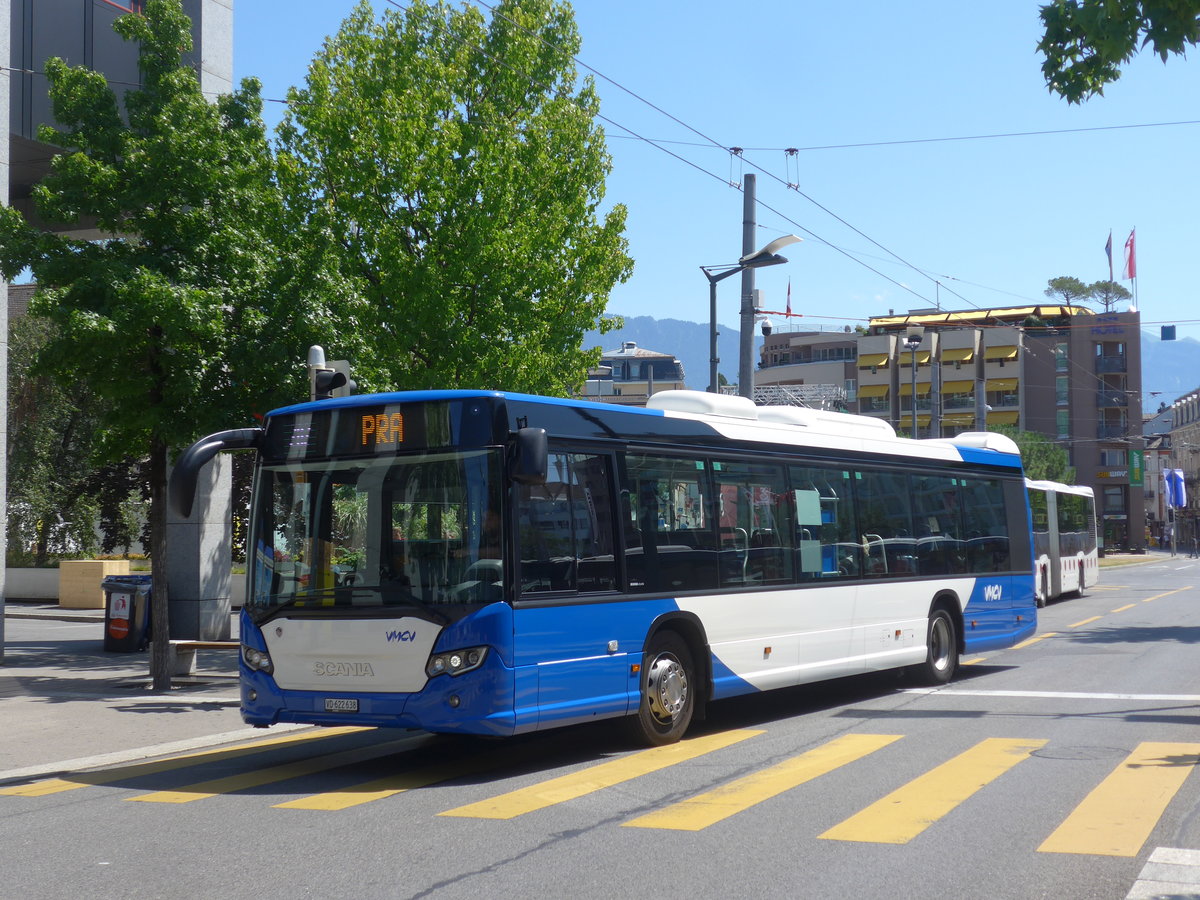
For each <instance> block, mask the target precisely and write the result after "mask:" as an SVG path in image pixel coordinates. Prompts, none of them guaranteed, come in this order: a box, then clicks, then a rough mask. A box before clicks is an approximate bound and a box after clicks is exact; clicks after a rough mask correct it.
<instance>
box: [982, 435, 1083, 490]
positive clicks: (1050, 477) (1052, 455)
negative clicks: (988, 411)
mask: <svg viewBox="0 0 1200 900" xmlns="http://www.w3.org/2000/svg"><path fill="white" fill-rule="evenodd" d="M990 430H991V431H996V432H999V433H1000V434H1004V435H1007V436H1008V437H1010V438H1012V439H1013V440H1014V441H1016V442H1017V446H1018V447H1019V448H1020V449H1021V463H1022V464H1023V465H1024V467H1025V477H1027V478H1033V479H1036V480H1038V481H1059V482H1062V483H1064V484H1073V483H1074V481H1075V469H1074V468H1072V466H1071V464H1070V457H1069V456H1068V455H1067V451H1066V450H1064V449H1063V448H1062V447H1060V446H1058V445H1057V444H1055V443H1054V442H1053V441H1052V440H1050V439H1049V438H1048V437H1046V436H1045V435H1044V434H1040V433H1038V432H1036V431H1021V430H1020V429H1019V428H1017V427H1016V426H1013V425H994V426H990Z"/></svg>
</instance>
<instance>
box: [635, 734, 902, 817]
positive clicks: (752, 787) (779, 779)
mask: <svg viewBox="0 0 1200 900" xmlns="http://www.w3.org/2000/svg"><path fill="white" fill-rule="evenodd" d="M901 737H903V735H899V734H847V735H843V736H842V737H839V738H836V739H835V740H832V741H830V742H829V743H827V744H824V745H822V746H820V747H816V748H814V749H812V750H809V751H808V752H807V753H802V754H801V755H799V756H796V757H793V758H791V759H787V760H784V761H783V762H781V763H778V764H776V765H774V766H771V767H770V768H768V769H764V770H762V771H761V772H755V773H754V774H753V775H747V776H746V777H745V778H739V779H737V780H736V781H732V782H730V783H729V784H726V785H722V786H721V787H719V788H716V789H715V790H711V791H708V792H706V793H703V794H699V795H697V796H695V797H691V798H689V799H687V800H684V801H683V802H681V803H676V804H674V805H673V806H668V807H666V808H665V809H661V810H658V811H656V812H652V813H649V814H647V815H644V816H640V817H638V818H636V819H633V820H631V821H629V822H626V823H624V824H625V825H626V826H628V827H630V828H670V829H673V830H675V831H700V830H701V829H702V828H707V827H708V826H709V825H713V824H715V823H717V822H720V821H721V820H722V819H727V818H729V817H730V816H732V815H736V814H737V813H740V812H742V811H743V810H746V809H749V808H750V807H751V806H754V805H756V804H758V803H762V802H763V801H764V800H769V799H771V798H772V797H775V796H777V795H779V794H782V793H783V792H784V791H787V790H791V789H792V788H794V787H797V786H798V785H801V784H804V783H805V782H806V781H812V780H813V779H814V778H818V777H819V776H821V775H824V774H826V773H828V772H832V771H833V770H834V769H837V768H840V767H841V766H844V765H846V764H847V763H851V762H854V761H855V760H857V759H861V758H862V757H864V756H867V755H868V754H871V753H874V752H875V751H876V750H879V749H881V748H883V747H886V746H887V745H888V744H890V743H892V742H893V741H898V740H900V738H901Z"/></svg>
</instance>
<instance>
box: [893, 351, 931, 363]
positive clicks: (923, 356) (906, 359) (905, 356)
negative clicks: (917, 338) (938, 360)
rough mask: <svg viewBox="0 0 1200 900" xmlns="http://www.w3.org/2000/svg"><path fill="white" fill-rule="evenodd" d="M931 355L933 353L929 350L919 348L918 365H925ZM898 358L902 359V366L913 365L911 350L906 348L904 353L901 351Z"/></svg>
mask: <svg viewBox="0 0 1200 900" xmlns="http://www.w3.org/2000/svg"><path fill="white" fill-rule="evenodd" d="M930 355H931V354H930V352H929V351H928V350H918V351H917V365H918V366H923V365H925V363H927V362H929V357H930ZM897 358H898V359H899V360H900V365H902V366H911V365H912V358H913V355H912V353H911V352H909V351H907V350H905V351H904V352H903V353H901V354H900V356H899V357H897Z"/></svg>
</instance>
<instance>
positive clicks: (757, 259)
mask: <svg viewBox="0 0 1200 900" xmlns="http://www.w3.org/2000/svg"><path fill="white" fill-rule="evenodd" d="M802 240H803V238H801V237H798V236H797V235H794V234H785V235H784V236H783V237H779V238H775V240H773V241H771V243H769V244H767V245H766V246H765V247H763V248H762V249H760V250H756V251H754V252H753V253H747V254H746V255H745V256H743V257H742V258H741V259H739V260H738V261H737V262H736V263H733V264H732V265H723V266H701V267H700V271H701V272H703V273H704V277H705V278H707V279H708V390H709V392H710V393H713V394H716V393H719V390H718V387H717V363H719V362H720V361H721V360H720V359H719V358H718V357H717V282H718V281H722V280H724V279H726V278H728V277H729V276H730V275H737V274H738V273H739V272H743V271H745V270H746V269H761V268H764V267H766V266H778V265H780V264H781V263H785V262H787V258H786V257H783V256H780V255H779V251H780V250H781V249H783V248H784V247H786V246H788V245H789V244H798V243H800V241H802ZM742 303H743V305H745V304H746V303H753V301H752V300H750V299H749V298H743V300H742ZM740 362H741V361H740V360H739V363H740ZM741 368H742V366H740V365H739V372H740V371H741ZM739 377H740V376H739ZM752 393H753V391H752Z"/></svg>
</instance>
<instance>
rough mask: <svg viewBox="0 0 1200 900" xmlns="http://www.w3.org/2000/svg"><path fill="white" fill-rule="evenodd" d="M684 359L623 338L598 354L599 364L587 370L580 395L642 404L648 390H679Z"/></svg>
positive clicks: (651, 392)
mask: <svg viewBox="0 0 1200 900" xmlns="http://www.w3.org/2000/svg"><path fill="white" fill-rule="evenodd" d="M683 374H684V373H683V363H681V362H680V361H679V360H678V359H677V358H676V357H674V356H672V355H671V354H670V353H658V352H656V351H654V350H646V349H643V348H642V347H639V346H638V345H637V342H636V341H624V342H622V344H621V346H620V347H618V348H617V349H616V350H607V351H605V352H603V353H601V354H600V365H599V366H597V367H596V368H594V369H589V370H588V379H587V382H586V383H585V384H584V388H583V396H584V397H585V398H586V399H588V400H599V401H601V402H603V403H619V404H623V405H625V406H645V405H646V400H647V399H649V397H650V395H651V394H656V393H658V392H659V391H666V390H681V389H683V387H684V382H683Z"/></svg>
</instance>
